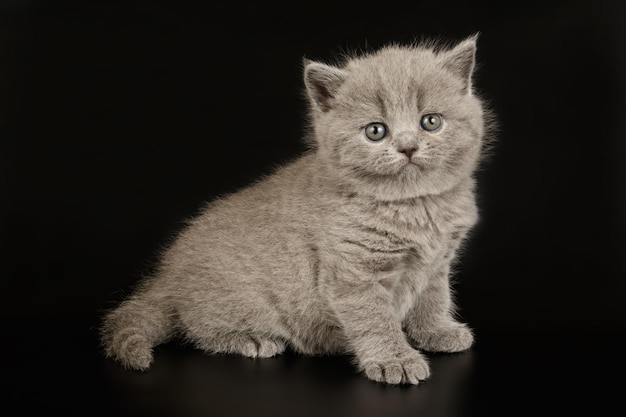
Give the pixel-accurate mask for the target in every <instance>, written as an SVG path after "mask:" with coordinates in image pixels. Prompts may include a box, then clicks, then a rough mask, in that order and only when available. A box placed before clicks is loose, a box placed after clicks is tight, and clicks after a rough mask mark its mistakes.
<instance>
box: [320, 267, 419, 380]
mask: <svg viewBox="0 0 626 417" xmlns="http://www.w3.org/2000/svg"><path fill="white" fill-rule="evenodd" d="M356 281H357V280H353V281H351V282H349V283H348V282H345V281H342V282H337V281H335V282H333V286H332V287H331V288H330V289H331V292H330V294H329V295H330V300H329V301H330V304H331V306H332V308H333V309H334V311H335V313H336V315H337V318H338V319H339V321H340V322H341V324H342V327H343V330H344V332H345V334H346V337H347V340H348V342H349V343H350V346H351V348H352V351H353V352H354V353H355V355H356V358H357V360H358V364H359V367H360V368H361V370H363V371H364V372H365V374H366V375H367V377H368V378H369V379H372V380H374V381H379V382H386V383H389V384H400V383H405V384H418V383H419V381H420V380H424V379H426V378H428V376H429V374H430V371H429V367H428V363H427V362H426V359H425V358H424V357H423V356H422V354H421V353H420V352H418V351H416V350H415V349H413V348H412V347H411V346H410V345H409V343H408V342H407V340H406V336H405V335H404V333H403V332H402V327H401V325H400V323H399V322H398V321H397V320H396V319H395V318H394V315H393V312H392V310H391V306H390V299H389V292H388V290H387V289H385V288H384V287H383V286H382V285H381V284H380V283H379V282H377V281H376V280H375V279H372V280H370V281H368V282H366V281H364V280H358V282H356Z"/></svg>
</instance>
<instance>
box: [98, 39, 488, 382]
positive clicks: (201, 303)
mask: <svg viewBox="0 0 626 417" xmlns="http://www.w3.org/2000/svg"><path fill="white" fill-rule="evenodd" d="M475 50H476V39H475V38H470V39H467V40H465V41H463V42H461V43H459V44H458V45H456V46H455V47H453V48H448V49H435V48H433V47H432V46H420V45H413V46H408V47H405V46H397V45H392V46H388V47H385V48H383V49H381V50H379V51H376V52H373V53H370V54H365V55H362V56H357V57H352V58H349V59H348V60H347V62H346V63H345V65H342V66H331V65H326V64H323V63H319V62H310V61H307V62H305V69H304V81H305V85H306V91H307V94H308V97H309V102H310V121H311V134H310V138H311V140H312V142H313V144H314V146H312V149H311V150H310V151H309V152H308V153H306V154H305V155H303V156H302V157H300V158H299V159H298V160H296V161H294V162H293V163H291V164H289V165H286V166H284V167H282V168H280V169H278V170H277V171H276V172H275V173H274V174H272V175H271V176H269V177H267V178H265V179H263V180H262V181H259V182H258V183H256V184H254V185H252V186H250V187H248V188H245V189H243V190H241V191H239V192H236V193H234V194H231V195H229V196H227V197H225V198H222V199H219V200H217V201H214V202H212V203H210V204H209V205H208V206H207V207H206V209H205V210H204V211H203V212H202V214H200V215H199V216H197V217H196V218H195V219H193V220H192V221H191V222H190V224H189V225H188V227H186V228H185V230H184V231H182V233H181V234H180V235H179V236H178V238H177V239H176V240H175V242H174V243H173V244H172V245H171V247H170V248H169V249H168V250H167V251H166V252H165V253H164V254H163V257H162V260H161V263H160V266H159V268H158V271H157V272H156V273H155V274H154V276H152V277H151V278H150V279H147V280H146V281H145V282H143V283H142V284H141V285H140V286H139V287H138V289H137V290H136V291H135V292H134V293H133V294H132V295H130V296H129V297H128V298H127V299H126V300H125V301H123V302H122V303H121V305H119V306H118V307H117V308H115V309H113V310H111V311H109V312H108V313H107V314H106V316H105V318H104V324H103V326H102V342H103V345H104V348H105V352H106V355H107V356H109V357H112V358H115V359H116V360H118V361H120V362H121V363H122V364H123V365H124V366H125V367H128V368H132V369H138V370H145V369H148V367H149V366H150V365H151V363H152V360H153V354H152V349H153V347H154V346H156V345H158V344H160V343H163V342H165V341H167V340H169V339H170V338H172V337H175V336H176V337H183V338H185V339H186V340H188V341H191V342H192V343H193V344H194V345H195V346H197V347H198V348H199V349H202V350H204V351H206V352H209V353H235V354H241V355H245V356H249V357H270V356H274V355H277V354H280V353H281V352H283V351H284V350H285V348H286V347H287V346H289V347H291V348H292V349H294V350H295V351H297V352H300V353H303V354H309V355H313V354H332V353H349V354H352V355H354V357H355V360H356V363H357V364H358V367H359V368H360V369H361V370H362V371H364V373H365V375H367V377H368V378H370V379H372V380H375V381H381V382H386V383H391V384H399V383H408V384H417V383H418V382H419V381H420V380H424V379H426V378H427V377H428V376H429V367H428V363H427V361H426V358H425V357H424V355H423V354H422V353H421V352H420V351H419V350H418V349H422V350H425V351H432V352H457V351H463V350H466V349H468V348H470V346H471V345H472V342H473V336H472V331H471V330H470V329H469V328H468V326H467V325H465V324H463V323H460V322H458V321H456V320H455V317H454V306H453V301H452V298H451V289H450V279H449V276H450V265H451V263H452V262H453V260H454V258H455V254H456V253H457V249H458V248H459V246H460V244H461V242H462V241H463V239H464V238H465V236H466V233H467V232H468V230H469V229H470V228H471V227H472V226H473V225H474V223H475V222H476V221H477V217H478V216H477V209H476V205H475V199H474V180H473V173H474V172H475V170H476V168H477V164H478V163H479V160H480V157H481V154H482V150H484V143H485V141H484V137H485V132H486V127H487V125H486V120H487V119H486V117H485V111H484V110H483V105H482V103H481V100H480V99H479V98H478V97H477V96H476V95H475V94H474V93H473V92H472V84H471V77H472V72H473V68H474V56H475ZM431 113H438V114H441V115H443V120H444V122H443V126H442V127H441V129H440V130H439V131H437V132H429V131H426V130H424V129H423V128H421V127H420V120H421V118H422V116H424V115H426V114H431ZM372 122H381V123H384V124H385V125H386V126H387V129H388V134H387V136H386V137H385V138H384V139H383V140H380V141H377V142H373V141H371V140H369V139H368V138H367V137H366V136H365V133H364V128H365V127H366V126H367V125H368V124H369V123H372Z"/></svg>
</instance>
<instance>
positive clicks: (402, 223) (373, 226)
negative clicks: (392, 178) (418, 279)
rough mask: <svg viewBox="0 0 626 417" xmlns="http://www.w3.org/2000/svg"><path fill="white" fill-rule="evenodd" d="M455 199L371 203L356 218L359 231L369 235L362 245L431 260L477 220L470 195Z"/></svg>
mask: <svg viewBox="0 0 626 417" xmlns="http://www.w3.org/2000/svg"><path fill="white" fill-rule="evenodd" d="M455 197H456V198H450V197H449V196H448V198H442V197H421V198H416V199H411V200H406V201H400V202H387V203H377V204H372V205H371V206H370V207H369V208H368V209H369V210H364V211H363V212H362V213H361V216H359V217H360V218H359V219H358V221H359V222H360V225H361V227H362V228H364V229H365V230H367V231H370V232H372V233H370V234H369V235H367V236H364V238H365V242H364V243H365V244H368V243H372V244H375V245H376V246H377V247H387V248H389V249H390V250H401V249H405V250H407V251H409V253H412V254H417V255H418V256H419V257H420V258H422V260H423V261H426V262H428V261H429V260H430V261H434V259H435V258H437V256H438V254H440V253H442V252H445V251H446V250H447V248H448V246H449V243H450V240H454V239H456V238H458V237H460V236H462V235H463V234H464V233H465V232H466V231H467V230H468V229H469V228H470V227H471V226H472V225H473V224H474V223H475V221H476V217H477V215H476V208H475V205H474V202H473V199H472V198H471V196H463V195H461V196H455ZM367 211H368V212H367Z"/></svg>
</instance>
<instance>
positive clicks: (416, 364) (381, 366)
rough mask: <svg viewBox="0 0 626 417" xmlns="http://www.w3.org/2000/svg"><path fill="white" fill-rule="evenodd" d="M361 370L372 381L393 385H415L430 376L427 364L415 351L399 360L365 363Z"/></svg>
mask: <svg viewBox="0 0 626 417" xmlns="http://www.w3.org/2000/svg"><path fill="white" fill-rule="evenodd" d="M363 368H364V370H365V375H367V377H368V378H369V379H371V380H372V381H377V382H383V383H387V384H394V385H397V384H412V385H417V384H419V381H423V380H425V379H426V378H428V377H429V376H430V368H429V366H428V362H426V359H425V358H424V357H423V356H422V355H421V354H420V353H419V352H417V351H413V352H411V354H409V355H405V356H404V357H400V358H393V359H387V360H370V361H365V362H364V363H363Z"/></svg>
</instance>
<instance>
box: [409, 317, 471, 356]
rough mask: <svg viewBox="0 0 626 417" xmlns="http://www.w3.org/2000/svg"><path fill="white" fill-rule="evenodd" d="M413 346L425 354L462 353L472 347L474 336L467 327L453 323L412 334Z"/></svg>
mask: <svg viewBox="0 0 626 417" xmlns="http://www.w3.org/2000/svg"><path fill="white" fill-rule="evenodd" d="M413 339H414V341H415V344H416V345H417V347H419V348H420V349H423V350H425V351H427V352H462V351H464V350H467V349H469V348H470V347H472V344H473V343H474V335H473V334H472V330H471V329H470V328H469V327H467V325H465V324H462V323H454V324H452V325H446V326H443V327H439V328H436V329H429V330H420V331H417V332H415V333H414V334H413Z"/></svg>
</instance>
